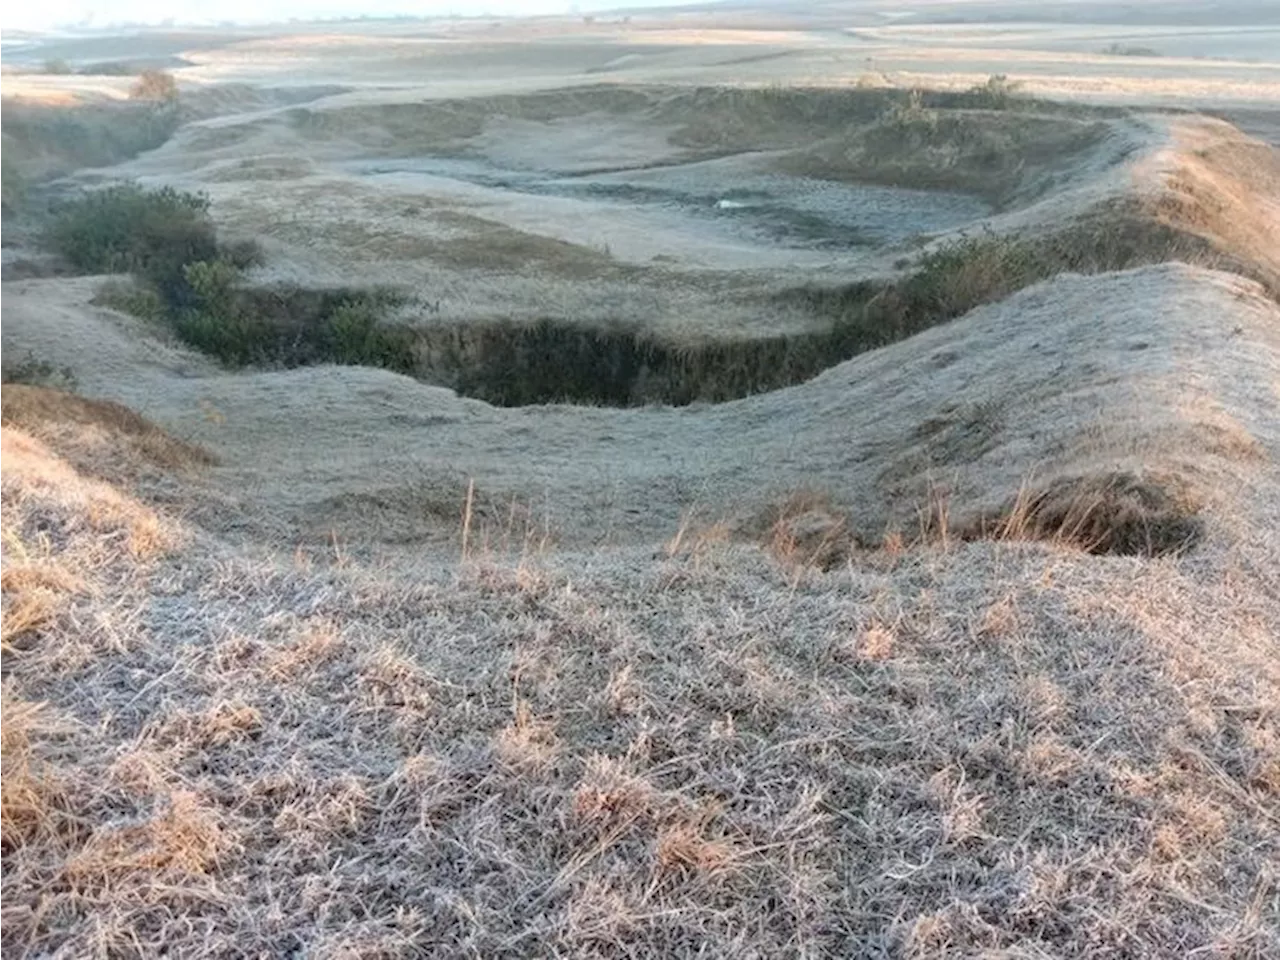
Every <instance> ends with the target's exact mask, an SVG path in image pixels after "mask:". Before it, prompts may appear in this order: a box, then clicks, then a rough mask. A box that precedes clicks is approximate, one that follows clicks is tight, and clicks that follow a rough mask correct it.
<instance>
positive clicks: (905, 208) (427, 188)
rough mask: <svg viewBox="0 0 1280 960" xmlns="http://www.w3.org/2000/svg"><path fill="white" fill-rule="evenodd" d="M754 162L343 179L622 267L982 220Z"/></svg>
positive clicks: (457, 164) (945, 199) (699, 260)
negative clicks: (609, 256)
mask: <svg viewBox="0 0 1280 960" xmlns="http://www.w3.org/2000/svg"><path fill="white" fill-rule="evenodd" d="M763 159H765V158H764V157H762V156H761V155H744V156H735V157H726V158H722V159H717V160H710V161H703V162H700V163H690V164H679V165H673V166H663V167H653V168H647V169H643V170H627V171H620V172H613V173H595V174H584V175H573V176H565V175H564V174H561V173H548V172H546V171H536V170H518V169H508V168H503V167H499V166H496V165H494V164H492V163H488V162H485V161H482V160H473V159H458V158H446V157H430V156H428V157H411V158H398V159H387V158H379V159H371V160H358V161H350V162H347V163H344V164H343V165H342V168H343V169H344V170H345V171H346V172H348V173H351V174H355V175H357V176H360V177H361V178H362V179H365V180H367V181H369V182H371V183H374V184H378V185H382V186H386V187H388V188H391V189H396V190H398V191H401V192H422V193H424V194H427V195H430V196H433V197H437V198H441V199H453V200H456V201H459V202H462V203H465V204H467V205H469V206H471V207H473V208H475V209H476V212H477V214H479V215H481V216H485V217H490V218H494V219H499V220H501V221H503V222H505V223H507V224H509V225H510V226H512V227H515V228H517V229H522V230H527V231H532V232H538V233H542V234H545V235H551V236H556V237H557V238H559V239H563V240H567V241H569V242H572V243H585V244H588V245H592V246H597V247H608V248H609V249H610V250H611V252H612V253H613V254H614V255H615V256H617V257H619V258H621V259H626V260H639V261H643V260H649V259H652V258H653V257H655V256H661V255H664V254H665V255H668V256H672V255H674V256H677V257H682V258H683V257H686V256H692V262H693V263H695V264H697V265H703V266H726V267H736V266H769V265H781V264H783V263H800V262H814V263H817V262H823V261H825V260H830V259H831V257H832V256H833V255H834V256H839V255H840V253H841V252H846V253H852V252H855V251H861V252H864V253H865V252H869V251H870V250H872V249H875V248H881V247H890V246H895V245H898V244H902V243H904V242H907V241H910V240H911V239H913V238H915V237H918V236H921V235H927V234H934V233H941V232H944V231H948V230H954V229H956V228H958V227H962V226H964V225H965V224H967V223H970V222H973V221H975V220H980V219H982V218H984V217H986V216H988V215H989V214H990V213H991V208H990V206H989V205H988V204H986V203H985V202H983V201H982V200H980V199H978V198H977V197H973V196H970V195H968V194H963V193H950V192H941V191H929V190H910V189H902V188H897V187H883V186H875V185H870V184H856V183H837V182H834V181H829V180H818V179H812V178H805V177H794V176H788V175H785V174H779V173H772V172H767V171H761V170H760V169H759V167H760V166H762V163H761V161H762V160H763ZM713 247H719V248H721V249H719V250H717V249H712V248H713ZM780 255H782V256H780Z"/></svg>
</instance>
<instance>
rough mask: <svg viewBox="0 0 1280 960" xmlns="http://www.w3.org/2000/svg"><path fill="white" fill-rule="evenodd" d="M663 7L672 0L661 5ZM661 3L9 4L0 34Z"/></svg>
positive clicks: (170, 0) (305, 0) (221, 0)
mask: <svg viewBox="0 0 1280 960" xmlns="http://www.w3.org/2000/svg"><path fill="white" fill-rule="evenodd" d="M666 2H667V3H671V2H675V0H666ZM660 4H661V0H658V2H655V0H178V2H175V0H38V2H31V0H9V2H7V3H4V4H3V9H0V30H48V29H50V28H53V27H57V26H63V25H71V24H86V23H87V24H88V25H91V26H97V27H105V26H109V25H110V24H112V23H123V22H130V23H161V22H164V21H166V20H173V21H175V22H176V23H179V24H182V23H220V22H224V21H235V22H240V23H268V22H279V21H282V20H288V19H290V18H298V19H323V18H330V17H345V16H360V15H361V14H368V15H371V16H387V15H393V14H408V15H411V16H444V15H448V14H459V15H462V16H521V15H532V14H546V13H557V14H562V13H570V12H573V11H575V10H576V11H581V12H585V11H589V10H606V9H610V8H616V7H621V6H628V7H639V6H658V5H660Z"/></svg>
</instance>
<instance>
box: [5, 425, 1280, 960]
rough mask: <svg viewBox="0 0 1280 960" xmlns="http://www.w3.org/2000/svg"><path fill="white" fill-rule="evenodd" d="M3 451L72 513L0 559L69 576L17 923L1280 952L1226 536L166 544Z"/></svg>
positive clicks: (18, 657) (23, 800) (34, 651)
mask: <svg viewBox="0 0 1280 960" xmlns="http://www.w3.org/2000/svg"><path fill="white" fill-rule="evenodd" d="M5 438H6V441H5V442H6V447H5V451H6V452H5V473H4V496H5V500H4V508H5V521H6V527H7V529H9V530H12V531H25V532H26V534H27V537H28V539H30V531H31V523H32V520H33V518H34V517H36V516H47V515H48V512H49V510H50V509H51V506H50V505H51V504H53V505H56V506H58V508H59V509H62V510H64V511H71V512H75V511H78V512H79V515H80V516H81V518H82V519H81V522H80V523H78V524H77V523H72V522H70V520H69V519H64V522H63V526H62V527H61V528H59V529H61V530H62V531H63V533H61V534H59V535H58V536H57V537H50V538H49V542H48V545H47V551H46V552H44V553H38V554H37V553H35V552H33V551H31V550H30V549H27V551H26V552H25V553H24V552H22V551H21V550H18V549H13V548H10V547H7V548H6V552H5V567H4V578H5V585H6V594H7V595H8V593H9V592H10V591H13V592H14V593H15V594H20V593H21V592H22V591H33V590H46V591H50V592H52V593H54V594H55V595H56V596H58V597H59V599H60V602H62V603H63V604H66V605H68V606H67V607H66V610H67V615H65V616H55V617H53V618H51V619H45V620H43V621H37V622H35V623H33V624H32V625H31V626H30V627H29V633H30V638H29V641H28V642H24V643H22V644H20V645H10V646H7V647H6V649H5V652H4V658H5V660H4V663H5V673H6V678H7V679H6V684H5V690H4V704H3V709H4V722H3V730H4V744H3V747H4V750H3V756H4V777H3V786H4V797H3V826H4V842H3V847H4V858H5V871H4V879H3V884H4V889H3V893H4V911H5V913H4V927H3V930H4V933H3V937H4V946H5V950H6V953H8V952H11V951H12V952H13V953H14V954H15V955H23V954H32V955H34V954H42V953H61V954H62V955H95V954H96V955H113V956H154V955H157V954H158V953H159V952H161V951H162V950H163V951H167V952H168V954H169V955H172V956H193V957H195V956H231V955H244V954H250V955H277V954H280V953H282V952H296V951H299V950H301V951H304V952H307V953H309V954H314V955H317V956H352V957H354V956H361V957H364V956H414V955H421V954H422V953H423V952H430V953H432V954H435V955H451V956H475V955H483V956H497V957H501V956H512V957H515V956H528V955H530V954H539V955H541V954H555V955H565V956H601V957H603V956H630V955H662V956H705V955H719V956H746V955H770V956H836V955H842V956H850V955H852V956H864V955H883V956H902V957H940V956H954V955H976V954H981V953H984V952H985V953H987V954H991V955H996V954H1003V955H1027V956H1059V955H1066V956H1072V955H1089V956H1116V957H1121V956H1172V955H1181V954H1185V953H1187V952H1189V951H1193V950H1203V951H1205V952H1213V953H1220V954H1223V955H1230V956H1242V957H1263V956H1267V955H1269V954H1271V953H1273V952H1274V951H1276V950H1277V949H1280V941H1277V939H1276V935H1275V930H1276V929H1277V928H1278V927H1277V924H1278V923H1280V914H1278V913H1277V906H1276V901H1275V887H1274V883H1275V877H1274V875H1273V873H1269V872H1268V869H1269V868H1268V864H1270V863H1272V862H1274V860H1275V859H1276V857H1277V856H1280V820H1278V819H1277V816H1276V814H1275V809H1276V804H1277V802H1280V731H1278V730H1277V722H1280V717H1277V714H1276V711H1275V710H1274V707H1273V706H1272V704H1273V703H1274V701H1275V699H1276V691H1277V690H1278V689H1280V676H1277V675H1276V666H1275V660H1274V643H1273V639H1272V638H1273V637H1274V635H1275V633H1274V631H1275V630H1276V629H1277V627H1280V618H1278V617H1277V611H1276V608H1275V606H1274V603H1272V604H1270V605H1268V604H1267V603H1266V602H1265V601H1264V598H1265V596H1266V594H1265V590H1263V589H1262V588H1261V587H1260V586H1259V585H1257V584H1253V585H1251V583H1250V581H1248V580H1247V579H1241V577H1240V576H1239V574H1238V573H1237V574H1235V575H1234V576H1235V580H1234V581H1233V582H1234V586H1233V588H1232V589H1233V591H1234V594H1233V595H1234V597H1235V598H1236V599H1235V602H1233V603H1224V602H1223V600H1222V595H1221V593H1220V590H1221V586H1220V583H1221V577H1222V576H1223V575H1224V574H1223V572H1222V570H1221V569H1220V568H1221V567H1222V566H1223V565H1224V564H1225V565H1226V567H1227V568H1228V569H1232V568H1233V567H1232V564H1233V561H1231V560H1230V558H1228V557H1219V558H1215V556H1216V555H1213V554H1206V553H1205V552H1204V551H1203V550H1201V551H1197V552H1196V553H1194V554H1190V555H1187V556H1186V557H1180V556H1177V555H1173V556H1169V557H1164V558H1155V559H1147V558H1143V557H1141V556H1139V557H1138V558H1117V557H1110V556H1096V555H1093V554H1090V553H1088V552H1086V551H1083V550H1079V549H1074V550H1063V549H1061V548H1060V545H1058V544H1053V545H1043V544H1038V543H1027V542H1019V538H1018V537H1012V536H1010V537H1006V538H1005V539H1002V540H999V541H998V542H991V541H980V542H964V541H963V540H961V539H958V538H953V539H952V540H950V541H948V542H947V543H946V544H945V545H944V544H942V543H940V542H938V541H936V540H933V541H927V542H921V543H914V544H913V543H903V544H900V546H899V548H898V549H897V550H895V551H893V555H892V556H887V551H883V550H878V551H874V552H873V551H861V552H859V551H852V552H850V551H848V550H845V552H844V553H843V555H842V556H841V559H840V562H839V563H836V564H832V565H829V566H830V571H831V572H827V573H823V572H821V571H816V570H813V569H812V566H807V567H806V569H809V570H810V573H808V574H806V575H805V576H804V577H802V578H798V577H796V576H795V574H794V568H795V567H796V566H797V565H799V564H801V563H803V564H806V565H809V564H812V563H813V561H814V560H815V558H820V557H822V556H825V554H824V553H823V550H825V546H823V545H824V544H826V543H827V542H829V541H831V540H834V539H836V538H835V537H834V536H832V535H831V531H833V530H842V529H843V528H842V525H841V524H840V523H839V522H837V521H838V513H837V511H835V509H834V508H833V507H832V505H831V504H830V502H829V501H827V500H825V499H824V498H822V497H820V496H817V495H814V494H808V495H803V496H797V497H794V498H791V499H790V500H789V501H788V502H787V503H785V504H783V505H782V506H780V507H779V508H778V509H777V510H776V511H774V512H772V513H771V514H770V515H769V516H768V517H766V518H764V521H763V523H762V530H763V531H764V532H766V533H767V534H768V536H769V537H770V538H771V539H770V545H771V546H770V549H769V550H759V549H757V548H754V547H748V546H744V545H742V544H741V543H739V542H736V541H735V540H734V539H733V538H730V537H728V536H727V535H725V534H724V530H723V528H722V527H721V526H719V525H716V524H711V525H709V526H706V527H698V526H697V525H696V524H694V523H693V522H692V521H690V522H689V523H688V524H687V525H686V527H685V528H684V530H683V532H682V535H681V536H680V537H678V538H674V539H673V541H672V544H669V545H668V549H666V550H663V551H660V552H659V554H658V555H657V556H656V557H654V555H653V554H652V553H651V552H648V551H630V552H626V551H623V552H620V553H612V554H609V553H600V554H582V555H575V554H560V555H553V554H540V555H539V556H538V557H536V558H530V557H529V556H527V555H526V556H523V557H521V555H520V553H519V552H518V551H517V552H516V553H514V554H511V555H510V556H511V557H512V559H511V560H510V561H508V560H506V559H504V556H505V555H504V554H501V553H498V552H491V553H487V554H486V555H485V556H484V557H483V558H481V557H475V558H472V559H470V560H469V561H468V562H466V563H464V564H462V565H461V566H459V565H458V563H457V558H456V552H455V551H452V550H450V551H449V553H450V556H451V559H447V560H443V561H440V562H438V563H437V562H436V561H432V560H424V559H422V558H418V559H416V560H414V559H409V558H405V557H401V558H399V559H398V560H397V561H396V563H394V564H390V565H388V564H386V563H381V564H377V565H374V566H369V565H366V564H365V563H364V562H362V561H360V560H359V559H357V558H355V557H352V556H349V555H346V554H343V555H341V556H338V555H335V554H334V552H333V551H332V550H324V551H321V550H316V551H314V552H312V553H309V554H305V555H304V554H302V553H299V554H297V555H291V556H285V557H280V558H278V559H276V558H265V559H264V558H251V557H249V556H247V555H244V554H240V553H236V552H228V551H226V550H224V549H223V548H220V547H218V546H216V545H215V544H212V543H209V542H206V541H204V540H202V539H199V538H197V539H196V540H195V541H192V542H191V543H190V544H189V545H188V546H187V547H186V549H185V550H184V552H183V553H182V554H181V555H177V556H175V557H174V558H173V559H172V560H171V561H166V560H165V559H164V558H163V557H162V556H154V555H153V556H151V557H150V558H148V555H147V554H146V553H145V552H144V553H142V554H138V553H136V552H135V551H132V550H130V549H129V548H128V546H127V542H128V541H127V531H128V519H129V517H130V516H133V515H135V514H137V512H138V511H142V510H145V509H146V508H144V507H142V506H141V505H140V504H136V503H134V502H133V501H130V500H129V498H128V497H126V495H125V494H123V493H121V492H119V491H111V488H107V487H106V486H105V485H103V484H101V483H99V482H97V481H90V480H86V479H85V478H83V477H82V476H79V475H77V474H76V473H75V471H74V470H72V469H71V468H70V467H69V466H68V465H66V464H65V463H64V462H61V461H58V460H57V459H56V458H55V457H54V456H53V455H52V454H51V453H50V452H49V451H48V450H47V449H46V448H44V447H42V446H40V445H39V444H38V443H37V442H36V441H34V440H32V439H30V438H29V437H24V436H23V435H21V434H19V433H17V432H16V430H15V429H14V428H12V427H6V428H5ZM11 452H13V453H16V456H13V457H10V453H11ZM108 491H110V493H108ZM1130 492H1132V491H1130ZM104 500H105V501H107V502H108V503H109V504H110V509H108V508H107V507H104V506H99V507H98V508H97V512H98V514H99V515H100V516H103V515H107V514H111V515H112V516H114V517H115V520H114V521H113V522H114V523H115V524H116V526H115V527H114V528H111V529H117V530H120V531H122V533H121V534H120V535H119V536H118V537H117V538H116V539H115V540H112V541H111V544H112V546H111V548H110V549H109V550H108V549H107V547H106V546H105V545H104V544H103V543H101V542H100V541H101V540H102V538H103V536H104V530H106V529H107V528H104V527H102V526H95V525H94V524H93V523H92V522H90V519H89V517H90V514H91V513H92V512H93V511H92V510H91V505H92V504H93V503H94V502H101V501H104ZM1020 502H1021V503H1023V504H1024V508H1023V512H1024V520H1023V524H1022V527H1021V528H1020V529H1021V530H1023V531H1025V530H1029V529H1031V527H1032V526H1034V523H1035V522H1043V523H1044V524H1045V525H1046V526H1048V527H1054V526H1055V525H1057V526H1061V523H1060V522H1054V523H1051V522H1050V521H1049V520H1048V519H1045V518H1046V517H1047V511H1048V508H1047V507H1043V508H1038V509H1040V510H1041V514H1037V513H1036V510H1035V509H1032V506H1031V505H1032V504H1034V503H1035V502H1036V501H1034V499H1033V498H1029V497H1024V498H1022V500H1021V501H1020ZM42 511H43V512H42ZM111 511H115V512H114V513H111ZM815 513H818V514H821V515H822V516H824V517H828V518H832V517H834V518H835V519H832V521H831V522H830V523H827V524H825V525H823V526H824V529H825V530H826V531H827V532H826V533H824V534H822V535H815V536H816V539H815V540H812V541H810V540H806V539H805V537H804V536H801V535H800V533H801V532H802V531H803V530H805V529H808V527H809V526H813V527H815V528H816V527H817V526H819V524H817V522H816V521H814V522H813V523H809V521H805V522H804V523H797V522H796V521H797V519H798V518H803V517H806V516H811V515H813V514H815ZM1042 515H1043V516H1042ZM1038 517H1039V518H1040V519H1037V518H1038ZM158 522H161V523H162V525H163V522H162V521H158ZM15 535H16V534H15ZM841 536H844V534H841ZM23 542H27V541H26V540H24V541H23ZM32 542H34V541H32ZM819 547H821V548H822V549H818V548H819ZM89 557H92V558H93V560H94V562H93V563H91V564H86V562H85V561H86V558H89ZM775 557H776V559H775ZM780 561H781V562H780ZM819 566H827V564H819ZM106 584H111V585H112V586H111V589H110V590H106V589H104V586H105V585H106ZM1260 591H1261V592H1260ZM6 620H7V615H6ZM7 626H8V623H7V622H6V627H7ZM95 631H97V632H100V633H106V634H110V635H115V636H117V637H123V638H125V639H124V640H123V642H120V643H117V644H115V645H96V644H95V643H94V642H93V636H92V635H93V634H94V633H95ZM1206 632H1211V633H1212V635H1213V637H1214V645H1213V649H1212V650H1210V649H1207V648H1205V647H1204V645H1203V644H1202V643H1201V642H1200V638H1201V637H1202V636H1204V635H1205V634H1206ZM69 651H80V653H79V654H77V655H74V656H73V655H71V653H70V652H69Z"/></svg>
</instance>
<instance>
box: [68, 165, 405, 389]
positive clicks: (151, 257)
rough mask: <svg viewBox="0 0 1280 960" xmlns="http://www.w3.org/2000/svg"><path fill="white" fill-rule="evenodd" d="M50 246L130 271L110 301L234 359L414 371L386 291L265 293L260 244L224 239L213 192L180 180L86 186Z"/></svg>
mask: <svg viewBox="0 0 1280 960" xmlns="http://www.w3.org/2000/svg"><path fill="white" fill-rule="evenodd" d="M47 240H48V243H49V245H50V246H51V247H52V248H53V249H54V250H56V251H57V252H58V253H60V254H61V255H62V256H63V257H65V258H66V259H67V260H68V261H69V262H70V263H71V264H73V265H74V266H75V267H77V268H79V269H81V270H84V271H87V272H92V273H121V272H129V273H132V274H133V275H134V278H135V284H134V286H133V287H132V288H129V289H127V290H126V289H123V288H113V289H112V290H108V291H106V297H107V298H109V299H106V300H105V302H107V303H108V304H109V305H111V306H115V307H118V308H121V309H125V310H128V311H129V312H132V313H138V314H142V315H145V316H146V317H148V318H150V319H157V318H158V319H161V320H163V321H164V322H166V323H167V324H168V325H169V326H170V327H171V328H172V329H173V330H174V331H175V332H176V333H177V334H178V336H179V337H181V338H182V339H183V340H184V341H186V342H187V343H189V344H191V345H192V346H194V347H196V348H197V349H200V350H203V351H205V352H206V353H210V354H212V355H213V356H215V357H217V358H218V359H220V360H222V361H223V362H224V363H228V364H231V365H235V366H243V365H245V364H251V363H258V364H268V365H273V366H301V365H305V364H313V363H343V364H362V365H368V366H380V367H387V368H390V369H394V370H400V371H406V372H407V371H408V370H409V369H411V367H412V365H413V353H412V350H411V345H410V341H409V338H408V336H407V334H405V333H404V331H399V330H393V329H391V328H389V327H387V326H386V325H385V324H383V323H382V316H383V314H384V313H385V312H386V309H387V308H388V307H389V306H391V305H392V304H393V302H394V298H393V297H391V296H390V295H389V294H386V293H361V292H350V291H338V292H334V293H330V294H320V295H308V294H306V293H305V292H303V291H278V290H277V291H270V292H269V294H268V295H266V296H264V295H262V294H261V292H255V291H250V290H247V289H245V288H244V287H243V286H242V284H241V283H240V279H241V273H242V271H243V270H244V269H245V268H247V267H249V266H252V265H253V264H255V263H256V262H257V261H258V259H259V257H260V251H259V249H258V246H257V244H255V243H253V242H234V243H222V242H220V241H219V240H218V237H217V232H216V230H215V229H214V226H213V223H212V221H211V220H210V219H209V199H208V197H206V196H204V195H203V194H194V193H186V192H183V191H179V190H175V189H173V188H172V187H162V188H160V189H157V190H146V189H143V188H142V187H139V186H137V185H135V184H122V185H118V186H113V187H108V188H106V189H103V190H97V191H94V192H91V193H87V194H84V195H82V196H80V197H78V198H76V199H75V200H73V201H71V202H69V203H67V204H65V205H64V206H63V207H62V208H61V210H59V211H58V213H57V215H56V217H55V218H54V220H53V222H52V225H51V226H50V228H49V232H48V235H47Z"/></svg>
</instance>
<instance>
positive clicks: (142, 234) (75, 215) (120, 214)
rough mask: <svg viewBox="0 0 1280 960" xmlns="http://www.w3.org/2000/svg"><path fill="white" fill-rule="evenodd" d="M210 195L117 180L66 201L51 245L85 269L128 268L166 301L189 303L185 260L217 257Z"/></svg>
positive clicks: (108, 270)
mask: <svg viewBox="0 0 1280 960" xmlns="http://www.w3.org/2000/svg"><path fill="white" fill-rule="evenodd" d="M208 210H209V199H208V198H207V197H205V196H203V195H202V194H195V193H184V192H182V191H179V190H174V189H173V188H172V187H163V188H161V189H159V190H144V189H143V188H141V187H139V186H136V185H134V184H121V185H118V186H113V187H108V188H106V189H104V190H95V191H93V192H91V193H86V194H84V195H83V196H80V197H78V198H77V199H75V200H73V201H71V202H70V203H68V204H66V205H65V206H64V207H63V208H62V209H61V210H60V211H59V212H58V213H57V215H56V217H55V219H54V221H53V224H52V226H51V227H50V230H49V234H48V239H49V243H50V245H51V246H52V247H53V249H54V250H56V251H57V252H58V253H59V254H61V255H62V256H63V257H65V258H66V259H67V260H68V261H70V263H71V264H72V265H74V266H75V267H77V268H79V269H81V270H84V271H87V272H90V273H123V272H129V273H133V274H136V275H138V276H139V277H142V278H144V279H145V280H146V281H148V282H150V283H151V284H152V285H154V286H155V287H156V289H157V290H158V291H159V293H160V295H161V296H162V297H163V298H164V299H165V300H166V302H168V303H170V304H172V305H175V306H183V305H186V304H189V303H190V299H191V298H190V287H189V285H188V284H187V282H186V278H185V273H184V270H185V267H186V265H187V264H189V263H196V262H200V261H207V260H215V259H217V258H218V255H219V250H218V241H217V235H216V233H215V232H214V229H213V224H212V223H211V222H210V220H209V217H208Z"/></svg>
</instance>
